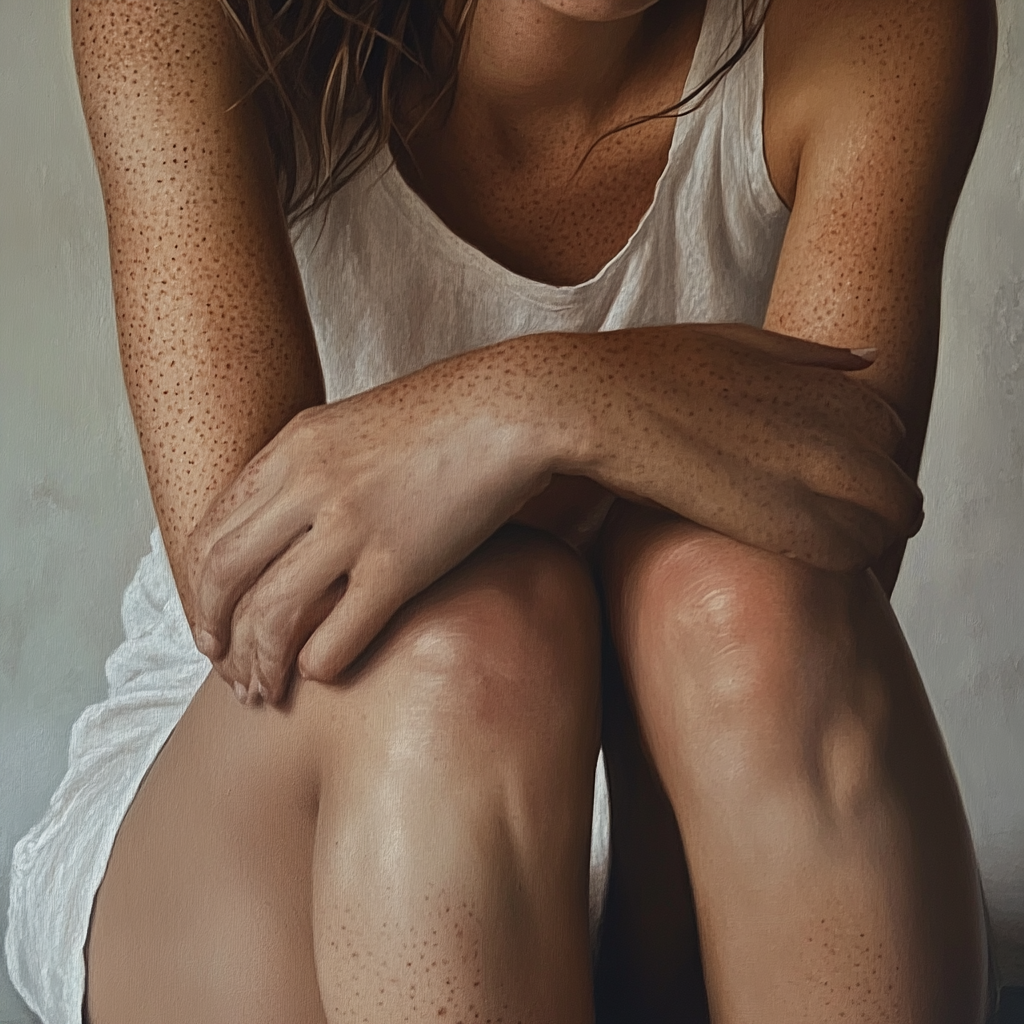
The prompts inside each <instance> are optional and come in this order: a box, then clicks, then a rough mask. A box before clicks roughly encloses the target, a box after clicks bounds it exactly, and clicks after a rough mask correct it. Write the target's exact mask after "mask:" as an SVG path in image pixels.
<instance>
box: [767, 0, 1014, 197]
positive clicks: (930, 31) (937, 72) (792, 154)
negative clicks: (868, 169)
mask: <svg viewBox="0 0 1024 1024" xmlns="http://www.w3.org/2000/svg"><path fill="white" fill-rule="evenodd" d="M995 36H996V12H995V4H994V0H900V2H896V3H894V2H893V0H773V2H772V5H771V7H770V9H769V14H768V19H767V22H766V26H765V149H766V156H767V159H768V165H769V168H770V170H771V172H772V178H773V180H774V182H775V184H776V187H777V188H778V189H779V192H780V194H781V195H782V197H783V199H785V200H786V201H787V203H788V204H790V205H792V201H793V198H794V196H795V193H796V182H797V177H798V174H799V170H800V166H801V156H802V154H803V153H804V150H805V147H806V146H807V145H808V144H815V145H818V146H843V147H849V146H851V145H855V146H860V147H871V148H874V149H876V150H877V151H878V154H879V156H883V157H884V154H887V153H888V154H891V156H892V158H893V159H896V158H898V159H900V160H903V161H908V160H909V161H910V162H911V163H917V162H918V160H919V159H920V160H921V161H922V162H923V163H924V164H926V165H928V167H929V173H931V174H932V175H934V172H935V170H936V167H935V161H936V159H938V160H939V161H940V162H942V161H943V160H945V161H948V163H949V167H948V171H949V175H950V180H949V185H950V186H951V187H952V188H954V189H955V190H956V191H958V190H959V185H960V183H961V182H962V180H963V174H965V173H966V170H967V165H968V164H969V162H970V157H971V154H972V153H973V150H974V146H975V144H976V142H977V137H978V133H979V132H980V129H981V123H982V120H983V119H984V115H985V109H986V106H987V103H988V95H989V89H990V87H991V81H992V67H993V63H994V55H995Z"/></svg>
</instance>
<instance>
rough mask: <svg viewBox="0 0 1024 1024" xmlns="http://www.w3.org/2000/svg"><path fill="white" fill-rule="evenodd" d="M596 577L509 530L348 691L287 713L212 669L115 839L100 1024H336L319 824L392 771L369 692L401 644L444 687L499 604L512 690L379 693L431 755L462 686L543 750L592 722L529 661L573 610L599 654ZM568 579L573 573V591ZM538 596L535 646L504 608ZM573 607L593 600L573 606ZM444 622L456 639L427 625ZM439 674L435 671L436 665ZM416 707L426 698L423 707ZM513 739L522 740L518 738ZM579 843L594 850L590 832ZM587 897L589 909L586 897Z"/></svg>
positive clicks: (335, 689) (391, 639) (91, 960)
mask: <svg viewBox="0 0 1024 1024" xmlns="http://www.w3.org/2000/svg"><path fill="white" fill-rule="evenodd" d="M547 563H552V564H553V566H554V568H553V569H552V571H551V572H547V573H545V572H537V571H535V570H536V569H537V567H538V566H541V567H543V566H544V565H546V564H547ZM584 576H585V572H584V570H582V569H581V568H580V567H579V565H578V560H575V556H572V555H571V554H569V553H568V551H567V549H564V548H563V547H562V546H561V545H557V543H556V542H553V541H550V540H536V539H533V538H532V537H531V532H530V531H524V530H519V531H518V532H517V531H516V530H512V531H504V532H503V533H502V534H501V535H499V536H498V537H496V538H494V539H492V541H490V542H488V544H487V545H485V546H484V547H483V548H482V549H481V550H480V551H478V552H477V553H476V554H475V555H474V556H472V557H471V559H469V560H467V562H466V563H464V564H463V565H462V566H460V567H458V568H457V569H456V570H453V572H452V573H451V574H449V576H447V577H445V578H444V579H443V580H441V581H439V583H438V584H435V586H434V587H432V588H430V589H429V590H428V591H426V592H425V593H424V594H423V595H421V596H420V597H419V598H417V599H416V600H415V601H414V602H412V603H411V604H410V606H408V607H407V608H406V609H405V610H403V612H402V613H400V614H399V616H397V617H396V620H395V621H394V622H393V623H392V624H391V625H390V626H389V627H388V629H387V630H385V632H384V634H382V637H381V638H380V639H379V640H378V642H377V643H376V645H375V648H374V650H372V651H371V652H369V654H368V657H367V658H366V659H364V666H363V668H362V669H361V670H360V672H357V673H356V674H355V678H354V681H350V682H349V684H348V685H342V686H326V685H322V684H317V683H303V682H301V681H300V682H299V683H298V684H297V685H296V688H295V691H294V694H293V696H292V698H291V700H290V701H289V702H288V703H287V705H286V706H285V707H284V708H283V709H271V708H265V707H259V708H255V709H254V708H243V707H242V706H241V705H239V703H238V702H237V700H236V699H235V698H234V696H233V695H232V694H231V691H230V689H229V688H228V687H227V685H226V684H225V683H224V682H223V681H222V680H221V679H219V678H218V677H217V676H216V675H211V676H210V677H209V678H208V679H207V680H206V681H205V683H204V684H203V686H202V687H201V688H200V690H199V692H198V693H197V695H196V697H195V699H194V700H193V702H192V703H191V705H190V706H189V708H188V709H187V711H186V713H185V715H184V716H183V717H182V720H181V722H179V724H178V726H177V727H176V728H175V730H174V732H173V733H172V735H171V737H170V739H169V740H168V742H167V744H166V745H165V746H164V748H163V750H162V751H161V753H160V755H159V756H158V757H157V759H156V761H155V762H154V764H153V766H152V768H151V770H150V772H149V773H148V775H147V777H146V779H145V781H144V783H143V785H142V787H141V788H140V791H139V793H138V794H137V796H136V798H135V800H134V802H133V804H132V807H131V809H130V810H129V813H128V814H127V816H126V817H125V820H124V822H123V823H122V826H121V828H120V830H119V833H118V836H117V840H116V842H115V845H114V849H113V851H112V854H111V857H110V861H109V865H108V869H107V872H106V876H105V878H104V881H103V884H102V885H101V887H100V890H99V893H98V895H97V899H96V903H95V908H94V914H93V920H92V925H91V929H90V937H89V942H88V947H87V963H88V996H87V1004H88V1010H89V1016H90V1018H91V1021H92V1024H121V1022H129V1021H130V1022H131V1024H147V1022H158V1021H161V1022H162V1021H170V1020H175V1021H177V1020H188V1021H190V1022H193V1024H204V1022H210V1024H213V1022H216V1024H232V1022H234V1021H238V1022H241V1021H245V1022H246V1024H260V1022H264V1021H265V1022H268V1024H269V1022H271V1021H274V1022H277V1021H282V1020H287V1021H290V1022H294V1024H324V1021H325V1020H326V1018H325V1015H324V1012H323V1009H322V1006H321V1000H320V991H321V990H320V986H319V985H318V980H317V973H316V960H317V957H316V949H315V943H314V919H315V917H316V907H315V906H314V891H315V879H314V877H313V873H314V869H313V865H314V862H315V849H316V842H317V830H318V821H319V819H320V818H321V817H322V814H321V803H322V799H326V797H325V794H328V793H329V794H330V799H331V800H332V801H333V803H332V806H331V809H330V815H329V816H331V817H336V816H337V813H338V807H339V806H341V813H342V814H343V813H344V808H343V802H344V798H345V793H346V791H347V789H348V788H349V787H348V785H347V783H346V781H345V778H344V773H345V771H346V770H347V768H351V769H352V770H353V772H355V773H356V774H358V772H359V770H360V767H361V762H360V756H361V752H362V751H366V750H371V753H370V754H369V755H368V756H367V758H366V764H370V765H376V764H377V763H378V761H379V758H378V754H379V750H380V748H381V742H380V739H381V737H380V735H379V733H380V732H381V730H382V729H385V730H386V729H387V728H388V726H387V721H389V720H390V719H389V718H388V715H387V714H382V713H381V711H380V706H381V694H380V693H375V692H374V690H373V687H374V686H375V685H378V684H377V683H376V682H375V677H374V672H373V663H374V661H375V660H376V661H379V660H381V654H382V652H386V650H387V649H388V647H389V646H391V645H405V649H406V651H407V652H408V651H409V650H411V651H413V653H414V654H415V653H416V652H421V653H422V656H423V657H424V658H425V659H427V660H429V661H430V663H431V666H432V669H431V673H428V675H430V676H431V678H433V676H434V675H438V674H440V675H443V665H441V662H439V661H438V659H439V657H440V658H442V660H443V655H444V651H445V649H446V648H447V647H449V646H452V645H454V646H455V647H459V646H460V645H462V646H464V641H465V633H466V630H467V629H470V630H471V629H473V628H476V626H474V624H473V623H474V622H479V616H478V617H476V618H474V616H473V615H472V614H467V609H469V610H472V609H474V608H476V609H487V610H488V612H487V614H488V615H490V616H491V617H492V618H493V617H494V612H495V610H497V612H498V614H499V617H501V618H502V622H501V623H500V626H501V629H502V631H503V632H502V636H503V640H502V643H501V644H499V645H497V653H498V654H500V656H501V658H502V659H504V660H503V662H502V664H503V665H504V664H505V663H506V662H507V664H508V665H510V666H512V668H510V670H509V672H510V678H509V685H508V686H503V687H502V688H500V689H491V690H488V691H486V692H484V691H482V690H481V689H480V688H479V687H477V688H476V689H474V688H473V687H472V686H467V687H457V686H448V687H445V686H433V687H432V689H431V696H430V699H431V700H433V699H434V697H436V696H437V695H438V694H440V695H441V697H442V699H441V700H440V701H434V703H433V704H432V705H430V707H429V708H428V705H427V704H425V703H422V701H423V700H425V699H426V698H425V695H424V692H420V693H416V694H406V695H403V694H402V693H400V692H398V693H397V696H396V691H400V690H401V684H400V682H396V681H395V680H394V679H393V678H391V679H389V680H388V681H387V682H386V683H384V684H381V685H385V686H387V687H388V688H390V691H391V692H390V693H389V694H387V695H384V696H386V697H387V699H388V700H390V701H391V704H390V706H391V708H392V710H393V709H394V706H395V704H394V701H395V700H397V701H399V702H402V701H404V700H406V699H408V700H409V701H410V703H409V705H408V706H409V708H410V713H409V714H408V715H404V718H405V719H406V720H409V721H413V720H414V723H415V724H416V726H417V728H419V726H420V725H421V724H422V725H423V726H424V727H425V726H426V725H429V726H430V729H429V730H428V729H426V728H423V729H419V732H418V733H417V734H416V735H417V736H418V738H419V740H422V741H423V742H430V743H435V748H434V749H435V750H436V749H439V750H442V751H443V750H444V749H445V744H446V743H447V746H448V749H454V747H453V745H452V743H451V738H450V737H448V738H446V737H444V736H441V737H440V739H437V736H436V734H437V733H438V732H439V731H443V728H444V725H443V720H444V717H445V715H446V714H448V713H449V712H450V713H451V715H452V717H453V718H456V719H460V724H458V728H459V729H465V728H466V721H465V720H464V719H465V717H466V716H465V714H464V712H465V710H466V708H465V706H464V705H465V702H463V706H462V709H461V711H460V710H459V709H458V707H457V704H458V699H457V698H458V694H460V693H461V694H464V695H468V699H469V701H470V704H471V707H470V711H471V713H472V716H473V718H474V721H476V722H477V723H484V725H485V726H487V727H496V728H498V729H499V730H500V727H501V725H502V723H504V722H512V721H515V722H517V723H519V724H520V725H521V726H522V729H523V732H524V734H525V736H526V738H525V740H524V742H527V741H529V742H535V741H536V737H537V736H540V735H542V734H543V732H544V728H545V725H546V723H549V722H551V721H553V720H554V719H555V717H556V716H557V715H558V714H561V715H564V714H565V713H566V710H567V709H571V708H572V707H573V706H576V707H579V708H582V709H583V711H584V713H586V705H587V699H588V698H587V696H586V694H582V693H581V694H568V695H558V694H540V695H538V697H539V699H537V700H533V701H530V700H524V699H523V697H524V695H526V688H528V687H529V686H530V673H529V672H525V671H523V670H522V668H521V666H522V665H523V664H524V659H526V660H528V658H529V655H530V650H531V645H535V644H537V643H546V644H548V645H549V646H551V645H553V644H555V642H556V640H558V642H559V644H560V645H563V646H564V644H565V643H566V642H567V641H568V639H569V637H568V635H567V634H566V632H565V630H560V629H559V624H558V623H557V622H555V621H553V609H556V608H559V609H561V610H560V612H559V613H558V616H557V617H558V618H561V619H562V621H563V623H564V624H567V625H568V626H569V627H571V628H576V627H577V626H578V627H579V630H578V631H579V632H580V639H581V640H582V641H583V642H585V643H589V642H594V643H596V633H594V636H593V641H590V640H587V635H588V634H587V627H586V623H587V621H588V618H593V617H594V616H595V609H594V607H593V597H592V594H589V593H587V589H588V588H589V586H590V585H589V581H588V580H583V581H581V577H584ZM562 577H567V578H568V581H567V582H566V584H565V585H564V586H562V585H561V584H560V583H559V580H560V579H561V578H562ZM506 579H508V580H511V583H510V584H509V585H510V586H511V587H512V589H513V590H515V593H514V594H512V596H511V597H510V598H509V600H508V601H506V602H504V603H503V602H502V601H495V600H494V595H495V593H496V592H497V591H501V590H502V589H503V588H504V587H505V581H506ZM552 579H553V580H554V584H553V585H552V586H549V585H548V584H549V583H551V581H552ZM538 600H540V601H542V603H543V604H544V606H545V607H546V608H547V609H548V614H547V615H546V616H544V617H543V618H545V619H546V621H544V622H543V623H542V627H543V628H542V629H540V631H539V633H540V635H538V636H534V635H530V636H526V635H524V636H522V637H515V636H511V635H510V630H511V632H512V633H514V632H515V630H516V628H518V627H517V623H520V624H521V629H522V630H524V631H525V630H529V629H530V628H531V617H530V616H529V615H526V616H523V617H522V618H521V619H516V618H515V617H514V616H512V617H510V616H508V615H504V614H503V613H502V609H510V608H511V609H515V608H521V607H527V606H532V605H533V604H535V603H536V602H537V601H538ZM572 602H578V603H579V604H580V605H581V607H579V608H575V609H573V608H570V607H568V605H570V604H571V603H572ZM588 602H589V605H588ZM448 616H452V617H453V618H452V629H450V630H445V629H440V630H438V629H425V628H424V623H429V622H434V623H435V624H436V622H437V620H438V619H439V618H440V619H442V620H443V619H445V618H446V617H448ZM484 617H485V618H486V616H484ZM534 618H536V616H534ZM453 637H454V639H452V638H453ZM483 639H484V644H483V646H485V647H486V646H488V645H487V644H486V639H487V638H486V637H485V638H483ZM492 646H493V645H492ZM592 659H593V661H594V665H595V680H594V687H595V692H594V694H593V696H592V700H591V703H592V704H593V705H594V711H593V712H592V713H590V715H589V720H590V721H591V722H592V723H593V724H592V725H591V726H588V727H587V728H589V729H590V731H592V732H593V733H594V736H593V740H592V741H589V742H588V741H587V739H586V736H585V735H584V734H585V733H586V731H587V730H586V729H584V730H583V733H581V734H580V737H581V738H580V742H579V744H578V745H579V747H580V752H581V753H580V757H581V758H587V757H589V758H591V763H590V766H589V771H590V779H591V780H592V778H593V765H592V757H593V756H596V728H597V713H596V705H597V695H596V661H597V654H596V650H595V651H594V652H593V654H592ZM384 660H386V659H384ZM516 666H519V667H516ZM439 667H440V669H439V673H438V672H434V671H433V669H435V668H439ZM513 675H515V676H518V677H521V678H512V676H513ZM548 675H550V673H548ZM513 683H514V684H515V685H512V684H513ZM413 701H421V703H419V704H416V705H415V706H413V703H412V702H413ZM574 702H575V703H574ZM428 710H429V713H427V712H428ZM389 713H390V712H389ZM460 716H461V718H460ZM392 717H393V715H392ZM378 726H380V727H381V728H377V727H378ZM410 735H411V734H410ZM508 742H509V743H510V744H514V743H515V742H516V739H515V737H514V736H510V737H509V738H508ZM589 745H592V746H593V747H594V749H593V751H589V750H587V749H586V748H587V747H588V746H589ZM431 752H432V753H433V750H432V751H431ZM362 767H364V768H365V765H362ZM584 774H585V773H584V772H581V773H580V777H581V779H582V778H583V775H584ZM588 787H589V784H588ZM581 788H582V787H581ZM588 792H589V788H588ZM339 794H340V796H339ZM586 796H587V793H583V794H582V797H581V801H583V802H585V800H584V798H585V797H586ZM540 798H541V799H543V794H540ZM587 814H589V811H587ZM588 820H589V819H588ZM579 845H580V846H581V849H582V850H583V857H585V837H583V838H581V840H580V844H579ZM583 899H584V904H583V905H584V907H585V893H584V894H583ZM584 912H585V911H584Z"/></svg>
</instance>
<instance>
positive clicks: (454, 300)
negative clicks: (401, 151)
mask: <svg viewBox="0 0 1024 1024" xmlns="http://www.w3.org/2000/svg"><path fill="white" fill-rule="evenodd" d="M741 16H742V9H741V0H707V10H706V12H705V16H704V23H703V26H702V28H701V33H700V37H699V41H698V44H697V50H696V53H695V55H694V60H693V64H692V66H691V69H690V72H689V75H688V77H687V82H686V92H687V93H688V92H689V91H690V90H691V89H693V88H694V87H695V86H696V85H698V84H700V83H701V82H703V81H704V79H705V78H706V77H707V76H708V75H710V74H711V73H712V72H713V71H714V70H715V69H716V68H717V67H719V66H720V65H721V64H722V62H723V61H724V60H725V59H726V57H727V56H728V55H729V54H730V53H732V52H733V51H734V50H735V48H736V46H737V45H738V43H739V40H740V37H741V27H742V22H741ZM761 39H762V37H761V36H760V35H759V36H758V38H757V40H756V41H755V43H754V44H753V45H752V46H751V47H750V49H749V50H748V51H747V53H746V54H745V55H744V56H743V58H742V59H741V60H740V61H739V63H738V64H737V65H736V66H735V67H734V68H732V69H731V70H730V71H729V72H728V73H727V74H726V75H725V77H724V79H723V80H722V81H721V82H719V84H718V85H717V87H715V88H713V89H712V91H711V92H710V93H709V94H707V97H706V99H705V101H704V103H703V104H701V105H700V106H699V107H697V109H695V110H693V111H692V112H691V113H688V114H686V115H685V116H683V117H680V118H678V119H677V121H676V126H675V132H674V134H673V138H672V143H671V147H670V149H669V155H668V161H667V163H666V166H665V169H664V171H663V172H662V174H661V177H660V178H659V179H658V183H657V186H656V188H655V192H654V199H653V201H652V203H651V205H650V207H649V208H648V210H647V212H646V213H645V214H644V217H643V219H642V220H641V221H640V224H639V226H638V227H637V229H636V230H635V231H634V232H633V234H632V236H631V237H630V239H629V241H628V242H626V244H625V246H624V247H623V248H622V249H621V250H620V251H619V252H618V254H617V255H615V256H614V257H613V258H612V259H611V260H610V261H609V262H608V263H607V264H605V266H604V267H602V268H601V270H600V271H599V272H598V273H597V274H596V275H594V277H592V278H591V279H590V280H589V281H584V282H583V283H582V284H577V285H568V286H560V285H551V284H546V283H543V282H540V281H534V280H531V279H530V278H526V277H522V276H521V275H519V274H516V273H514V272H513V271H511V270H508V269H507V268H505V267H503V266H502V265H501V264H499V263H496V262H495V261H494V260H492V259H491V258H490V257H488V256H485V255H484V254H483V253H482V252H480V251H479V250H478V249H475V248H474V247H473V246H472V245H470V244H469V243H468V242H465V241H463V240H462V239H461V238H459V237H458V236H457V235H456V234H454V233H453V232H452V231H451V230H450V229H449V228H448V227H447V226H446V225H445V224H444V223H443V222H442V221H441V220H440V218H438V217H437V216H436V215H435V214H434V213H433V212H432V211H431V210H430V208H429V207H428V206H427V205H426V203H424V201H423V200H422V199H421V198H420V197H419V196H418V195H417V194H416V193H415V192H414V191H413V190H412V189H411V188H410V187H409V186H408V185H407V184H406V183H405V181H404V180H403V179H402V177H401V175H400V174H399V173H398V171H397V169H396V168H395V166H394V165H393V163H392V162H391V159H390V156H389V154H388V153H387V152H383V153H381V154H380V156H379V157H378V158H377V159H375V160H373V161H372V162H371V164H370V165H369V166H367V167H366V168H365V169H364V170H363V172H361V173H360V174H359V176H358V177H357V178H356V179H355V180H353V181H352V182H350V183H349V184H348V185H346V186H345V187H344V188H343V189H342V190H341V191H340V192H339V193H338V194H337V195H336V196H335V197H334V198H333V200H332V201H331V203H330V205H329V208H328V210H327V212H326V215H325V216H322V217H314V218H313V219H312V220H311V221H310V222H309V223H308V224H306V225H304V226H303V227H302V228H301V229H300V230H299V231H298V232H296V234H295V239H294V241H295V247H296V253H297V256H298V259H299V266H300V269H301V271H302V275H303V279H304V281H305V284H306V291H307V296H308V300H309V306H310V313H311V315H312V318H313V323H314V325H315V327H316V330H317V335H318V340H319V347H320V357H321V361H322V363H323V369H324V376H325V380H326V384H327V396H328V399H329V400H334V399H338V398H344V397H347V396H348V395H351V394H354V393H356V392H359V391H365V390H366V389H368V388H371V387H375V386H376V385H378V384H382V383H384V382H385V381H388V380H392V379H394V378H395V377H400V376H403V375H405V374H408V373H412V372H414V371H415V370H418V369H420V368H421V367H423V366H425V365H426V364H428V363H432V362H436V361H437V360H439V359H444V358H446V357H448V356H452V355H456V354H458V353H460V352H465V351H467V350H469V349H473V348H478V347H480V346H482V345H488V344H492V343H494V342H498V341H503V340H504V339H506V338H512V337H516V336H519V335H523V334H532V333H536V332H542V331H609V330H615V329H618V328H621V327H645V326H650V325H655V324H670V323H689V322H703V323H711V322H722V321H743V322H745V323H749V324H753V325H755V326H760V325H761V323H762V322H763V319H764V313H765V308H766V306H767V303H768V297H769V294H770V290H771V285H772V279H773V276H774V272H775V265H776V262H777V260H778V254H779V249H780V246H781V244H782V236H783V233H784V231H785V227H786V222H787V216H788V215H787V210H786V208H785V206H784V205H783V204H782V202H781V201H780V200H779V198H778V196H777V195H776V193H775V190H774V188H773V187H772V184H771V181H770V179H769V177H768V171H767V168H766V166H765V160H764V145H763V141H762V134H761V121H762V106H763V104H762V94H763V88H762V42H761Z"/></svg>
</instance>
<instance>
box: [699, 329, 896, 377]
mask: <svg viewBox="0 0 1024 1024" xmlns="http://www.w3.org/2000/svg"><path fill="white" fill-rule="evenodd" d="M708 326H709V327H711V328H713V330H714V332H715V333H716V334H718V335H719V336H720V337H723V338H727V339H728V340H730V341H733V342H736V343H738V344H740V345H744V346H746V347H747V348H752V349H756V350H757V351H759V352H763V353H764V354H765V355H770V356H773V357H774V358H775V359H780V360H782V361H783V362H786V363H792V364H793V365H796V366H818V367H821V368H823V369H828V370H846V371H853V370H865V369H867V368H868V367H869V366H870V365H871V364H872V363H873V362H874V360H875V357H876V355H877V351H876V350H875V349H874V348H858V349H850V348H843V347H840V346H836V345H823V344H820V343H819V342H816V341H808V340H806V339H805V338H794V337H791V336H790V335H788V334H779V333H778V332H776V331H768V330H764V329H763V328H759V327H751V326H750V325H749V324H709V325H708Z"/></svg>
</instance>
